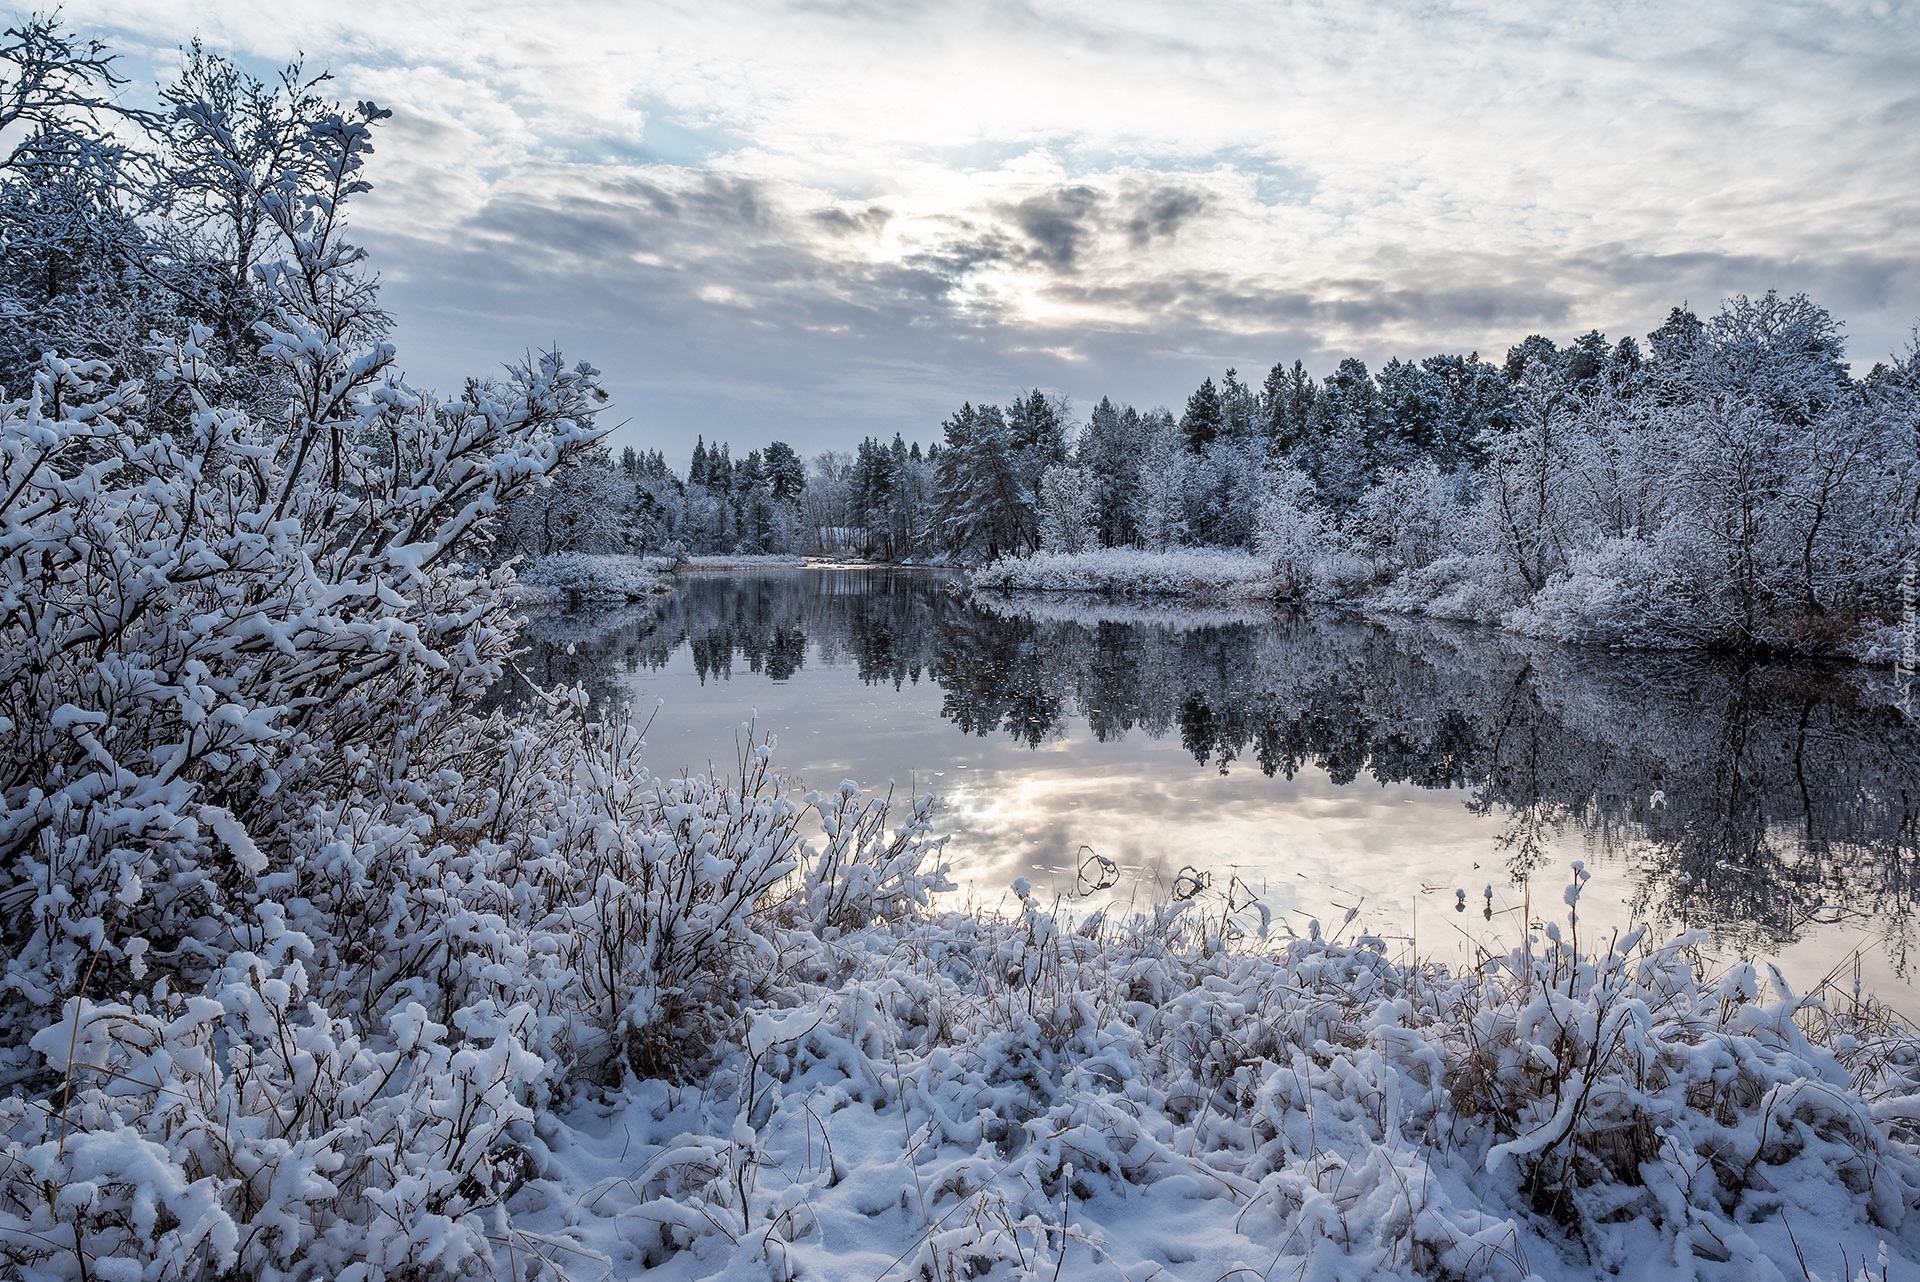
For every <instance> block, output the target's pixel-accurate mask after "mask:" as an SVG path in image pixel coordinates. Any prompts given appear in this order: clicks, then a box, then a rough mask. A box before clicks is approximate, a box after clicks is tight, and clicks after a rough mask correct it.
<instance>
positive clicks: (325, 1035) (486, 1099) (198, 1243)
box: [0, 105, 924, 1282]
mask: <svg viewBox="0 0 1920 1282" xmlns="http://www.w3.org/2000/svg"><path fill="white" fill-rule="evenodd" d="M382 114H383V113H380V112H379V111H378V110H377V109H375V108H373V107H371V106H367V105H363V106H362V107H361V108H359V109H358V110H356V111H353V112H341V111H332V112H320V113H318V114H317V116H316V118H315V120H314V122H313V123H312V124H311V128H310V129H309V130H308V131H307V132H306V133H305V134H304V135H303V136H302V138H301V145H300V147H298V148H297V149H296V150H298V152H299V155H300V157H301V159H300V164H299V166H298V168H297V169H292V170H289V172H288V173H287V174H285V175H284V176H283V179H282V180H281V181H278V182H276V183H273V184H270V185H269V187H268V190H267V192H266V194H264V195H262V196H261V197H260V201H261V204H260V211H259V212H260V213H261V216H262V217H263V218H266V219H268V220H269V221H270V222H271V223H272V225H273V226H274V228H275V229H276V234H277V237H278V240H277V241H276V243H277V244H282V245H283V246H284V248H285V251H286V256H285V257H284V258H279V259H275V260H272V261H268V262H266V263H263V264H261V265H260V267H259V268H258V272H257V279H256V286H257V289H258V291H259V296H260V298H261V299H262V300H263V304H264V307H265V319H264V320H262V321H261V322H260V323H259V324H258V325H256V327H255V331H254V332H255V336H256V339H257V344H258V348H259V356H258V362H260V364H251V363H250V364H249V365H248V368H247V377H246V378H245V379H241V380H235V379H230V378H229V377H228V374H229V372H230V368H231V367H229V366H228V365H226V364H225V363H224V362H223V359H222V357H221V354H220V352H218V351H216V350H215V349H214V346H213V345H212V343H211V337H212V335H211V332H210V330H209V329H208V328H206V327H205V326H199V325H193V326H188V327H186V328H185V329H184V330H183V331H182V332H180V333H177V334H171V335H155V336H154V337H153V338H152V340H151V342H150V351H149V353H148V359H149V361H150V362H151V367H152V369H153V371H154V375H153V377H152V378H151V379H150V380H147V381H144V382H143V381H131V380H121V381H116V378H115V372H114V371H113V370H111V369H109V368H108V367H107V366H106V365H105V364H103V363H102V362H99V361H94V360H67V359H64V358H62V357H60V356H58V355H55V354H50V355H48V356H46V357H45V358H44V359H43V360H42V361H41V363H40V365H39V367H38V368H37V370H36V372H35V373H34V375H33V378H32V380H31V382H30V384H29V385H27V386H25V387H21V388H14V389H8V392H6V393H0V1089H4V1090H6V1091H7V1092H9V1093H8V1095H7V1096H6V1097H5V1098H4V1100H0V1272H3V1273H8V1274H12V1273H14V1272H16V1271H24V1272H26V1273H27V1274H29V1275H31V1276H35V1277H100V1278H143V1279H171V1278H179V1279H191V1278H201V1277H207V1276H221V1275H229V1274H231V1275H237V1276H248V1277H268V1278H271V1277H303V1278H304V1277H341V1278H354V1279H366V1280H369V1282H370V1280H372V1279H378V1278H390V1277H408V1278H422V1277H428V1276H458V1275H467V1274H471V1273H472V1272H474V1271H475V1270H476V1269H478V1268H480V1267H482V1266H483V1265H486V1264H489V1263H490V1262H492V1261H493V1260H494V1259H495V1255H496V1252H497V1250H498V1249H499V1248H498V1244H499V1242H500V1241H501V1240H502V1237H503V1234H505V1233H506V1232H507V1231H508V1224H509V1221H508V1218H507V1215H506V1211H505V1210H504V1207H503V1203H504V1199H506V1198H507V1197H508V1195H510V1194H511V1192H512V1191H513V1189H514V1188H516V1187H518V1185H519V1184H520V1183H521V1182H523V1181H524V1180H525V1178H526V1177H527V1176H528V1175H529V1174H531V1173H533V1172H534V1170H535V1169H536V1168H537V1167H538V1166H539V1165H540V1163H541V1161H542V1160H543V1159H542V1152H543V1150H542V1148H541V1144H540V1141H539V1139H538V1138H537V1135H536V1127H535V1125H534V1122H535V1119H536V1117H537V1116H539V1114H540V1113H541V1112H542V1111H543V1110H545V1109H546V1108H547V1107H548V1106H549V1105H550V1103H551V1101H552V1098H553V1096H554V1093H555V1092H556V1091H559V1090H563V1089H565V1087H566V1084H567V1081H568V1079H569V1077H570V1076H574V1075H586V1076H593V1075H598V1074H601V1073H603V1072H605V1071H606V1070H608V1069H610V1068H617V1067H619V1066H622V1065H624V1066H625V1067H628V1068H634V1069H638V1070H640V1071H643V1072H647V1071H652V1072H662V1073H674V1074H680V1073H684V1072H685V1071H687V1070H688V1069H689V1068H690V1067H691V1066H692V1065H693V1064H694V1063H695V1062H697V1061H698V1060H700V1059H702V1058H704V1057H706V1056H709V1055H711V1054H712V1053H713V1051H714V1048H715V1046H716V1044H717V1043H718V1042H719V1041H721V1040H723V1037H721V1036H716V1034H723V1033H724V1030H723V1029H721V1027H720V1024H719V1021H720V1019H721V1017H722V1016H724V1015H725V1014H726V1013H727V1012H728V1011H730V1010H732V1009H735V1008H736V1007H737V1005H738V1003H739V1002H740V1001H741V1000H742V999H743V998H744V997H746V996H749V995H751V994H752V992H753V991H754V990H755V984H754V975H755V973H756V970H757V971H758V972H759V973H765V972H769V971H771V970H772V969H774V963H773V957H772V952H773V950H772V947H771V945H770V943H769V940H770V939H771V937H772V933H773V931H774V930H775V929H776V926H777V923H776V921H775V909H776V908H777V907H778V906H779V905H780V903H781V902H783V901H785V900H787V899H791V898H794V897H795V896H798V895H799V894H800V893H801V892H800V883H801V878H800V876H799V869H800V868H801V866H802V865H803V864H808V865H809V866H811V865H810V850H809V848H808V847H806V846H804V845H803V844H802V843H801V842H800V839H799V836H798V829H799V827H800V824H801V821H802V820H803V818H804V817H805V814H806V811H805V810H804V808H803V807H802V806H801V804H800V803H799V802H798V801H797V800H795V799H793V798H791V797H789V796H787V795H785V791H784V786H783V785H781V784H779V783H778V781H776V780H775V779H774V778H773V777H772V776H771V774H770V773H769V771H768V767H767V764H766V757H765V753H764V750H759V749H757V750H756V751H755V753H754V754H753V755H752V756H751V757H750V758H749V760H748V761H746V762H745V763H743V770H742V774H741V777H740V778H739V779H737V780H735V781H733V782H732V783H728V782H725V781H716V780H708V779H706V778H703V777H699V776H694V777H690V778H684V779H658V778H654V777H652V776H650V775H648V774H647V773H646V771H645V770H644V769H643V768H642V767H641V765H640V761H639V747H640V745H639V735H638V731H637V730H636V729H635V728H634V727H633V726H632V725H631V724H630V723H629V722H628V721H627V720H626V719H624V718H623V717H618V716H615V717H610V718H604V719H601V720H597V721H596V720H592V719H590V718H589V717H588V716H587V710H586V707H585V699H584V696H583V695H580V694H578V693H577V692H576V693H574V694H571V695H569V694H565V693H561V694H556V695H553V696H551V697H550V698H549V700H548V701H547V702H546V703H544V704H542V705H541V706H539V707H538V708H537V710H535V711H534V712H532V713H528V714H523V715H518V716H508V715H506V714H503V713H500V712H489V711H487V710H486V709H485V705H484V704H483V701H482V699H481V696H482V695H483V694H484V693H485V692H486V690H487V689H488V687H489V686H490V685H491V684H492V683H493V682H495V681H496V680H497V679H498V678H499V677H500V675H501V673H502V671H503V667H504V665H505V663H506V662H507V660H508V659H509V657H510V656H511V655H512V653H513V649H514V644H515V633H516V629H517V626H518V621H517V619H516V616H515V612H514V608H513V601H512V588H513V574H512V571H511V569H510V568H503V569H499V570H492V571H477V570H474V569H472V568H471V567H472V566H474V565H476V564H483V563H484V562H485V560H486V558H487V553H488V551H489V535H490V532H491V526H492V522H493V520H494V519H495V518H496V516H497V514H498V513H499V512H500V511H501V509H502V506H503V505H505V504H510V503H511V502H512V501H513V500H515V499H516V498H517V497H520V496H522V495H524V494H526V493H528V492H530V491H531V490H533V489H534V488H536V487H538V486H540V485H541V484H543V483H544V482H545V480H546V478H547V477H548V476H549V475H550V474H552V473H553V472H554V470H555V469H556V468H558V467H560V466H562V465H563V464H565V463H566V462H567V460H569V459H570V458H572V457H574V456H575V455H576V454H577V453H578V452H580V451H581V450H584V449H586V448H588V447H589V446H590V445H591V444H592V443H593V442H594V441H595V440H596V439H597V438H598V436H599V435H600V432H599V429H597V428H596V427H595V426H594V424H593V422H592V412H593V410H594V409H595V408H596V407H597V406H598V404H599V403H600V401H601V399H602V396H603V394H602V393H601V392H600V390H599V387H598V382H597V377H596V372H595V371H594V370H593V369H592V368H591V367H589V366H586V365H579V366H573V367H569V366H567V365H566V364H564V363H563V362H562V361H561V360H560V359H559V358H558V356H557V355H555V356H545V357H541V358H539V359H537V360H534V361H532V362H530V363H528V364H527V365H526V366H524V367H522V368H519V369H517V370H514V371H511V372H510V373H509V375H508V376H507V377H506V378H504V379H502V380H497V381H494V382H489V383H480V382H475V383H472V384H469V387H468V390H467V391H466V393H465V394H464V395H463V396H462V397H461V398H460V399H458V400H454V401H450V402H445V401H439V400H436V399H435V398H433V397H431V396H429V395H427V394H425V393H423V392H420V391H417V390H415V389H412V388H409V387H408V386H406V385H405V384H404V383H401V382H399V381H398V380H396V379H394V378H392V377H390V376H389V370H390V368H391V365H392V362H393V359H394V353H393V349H392V348H391V346H389V345H388V344H386V343H384V342H382V341H380V340H379V339H378V332H379V325H380V322H379V314H378V312H377V310H376V309H375V308H374V307H373V291H372V282H371V279H370V277H368V276H367V275H366V274H365V273H364V271H363V269H362V255H361V252H360V251H359V250H358V249H356V248H354V247H353V246H351V245H349V244H347V243H346V242H345V241H344V240H343V239H342V238H341V227H342V224H341V218H342V216H343V213H344V209H345V207H346V205H347V203H348V202H349V200H350V198H351V197H352V196H353V195H355V194H356V193H357V192H358V191H360V190H362V189H363V188H364V186H365V184H364V182H363V180H362V179H361V178H360V177H359V171H360V168H361V165H362V161H363V158H364V156H365V154H366V153H367V152H368V151H369V150H370V138H371V134H370V130H371V127H372V125H373V124H374V123H375V122H376V121H377V120H378V119H379V118H380V117H381V115H382ZM247 359H248V360H249V362H253V361H255V358H254V357H253V356H252V355H251V354H250V355H249V356H248V358H247ZM262 368H264V369H265V370H266V371H268V373H267V374H262V373H261V369H262ZM161 406H164V407H166V408H165V410H164V412H161V411H160V410H159V409H157V408H156V407H161ZM263 407H264V410H265V411H270V412H263ZM849 804H850V805H855V804H856V803H853V802H850V803H849ZM867 813H868V814H869V815H871V822H872V823H874V824H876V825H877V824H879V823H880V822H881V821H882V819H883V817H884V805H882V806H881V807H880V808H879V809H878V810H869V811H868V812H867ZM915 813H916V818H915V819H914V820H913V821H911V822H910V825H909V826H910V827H911V828H913V830H914V836H913V837H912V838H911V839H910V840H908V841H907V843H906V846H907V847H911V848H912V849H913V850H915V851H917V850H918V849H919V848H920V847H921V845H922V844H923V838H924V816H923V815H922V814H921V812H920V811H918V810H916V812H915ZM863 822H866V821H864V820H863ZM832 844H833V843H832V841H831V839H830V841H829V845H830V846H831V845H832ZM881 853H882V852H878V851H874V850H870V849H868V847H867V846H866V845H865V844H864V843H862V844H860V845H859V847H858V849H856V850H851V851H848V850H845V849H844V848H843V854H845V855H846V860H845V862H847V863H849V864H852V865H873V866H877V867H879V868H880V875H879V877H878V878H877V880H876V879H874V878H866V879H864V880H862V881H860V883H859V884H858V885H857V886H855V887H854V888H853V889H852V891H851V893H850V894H848V895H841V892H840V888H839V887H838V885H837V883H835V882H834V880H833V878H832V876H831V875H828V876H824V877H822V876H816V877H815V878H814V879H813V882H812V888H813V890H814V892H815V893H816V894H819V895H823V896H825V897H827V899H828V900H832V899H833V898H834V897H835V896H839V897H840V899H841V900H843V901H845V902H866V903H869V904H871V905H872V906H873V914H874V915H876V916H888V915H894V914H897V913H898V912H900V911H903V910H904V908H905V907H906V906H909V905H917V904H919V903H921V902H923V901H924V894H923V893H922V892H921V890H920V886H921V882H919V881H917V880H916V879H915V873H914V869H913V868H912V867H911V866H909V865H911V863H912V860H911V858H910V857H909V856H908V854H907V852H906V850H905V848H903V849H902V850H901V851H898V852H894V853H896V854H898V855H899V856H900V858H899V860H898V861H897V865H896V864H887V863H885V862H884V860H881V861H880V862H879V863H877V864H876V860H880V856H881Z"/></svg>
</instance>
